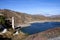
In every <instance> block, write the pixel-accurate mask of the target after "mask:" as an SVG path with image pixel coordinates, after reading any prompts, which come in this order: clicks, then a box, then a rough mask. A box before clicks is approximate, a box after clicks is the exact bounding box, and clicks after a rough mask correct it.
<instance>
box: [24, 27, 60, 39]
mask: <svg viewBox="0 0 60 40" xmlns="http://www.w3.org/2000/svg"><path fill="white" fill-rule="evenodd" d="M59 38H60V28H53V29H48V30H46V31H44V32H40V33H36V34H33V35H30V36H28V37H27V38H26V39H24V40H54V39H55V40H57V39H59ZM59 40H60V39H59Z"/></svg>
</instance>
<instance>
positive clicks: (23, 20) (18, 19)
mask: <svg viewBox="0 0 60 40" xmlns="http://www.w3.org/2000/svg"><path fill="white" fill-rule="evenodd" d="M0 14H3V16H5V17H6V19H8V20H10V21H11V18H12V17H14V19H15V26H19V25H21V24H28V23H29V22H33V21H54V20H55V21H57V20H60V16H59V17H57V16H56V17H45V16H43V15H31V14H26V13H21V12H16V11H12V10H8V9H0Z"/></svg>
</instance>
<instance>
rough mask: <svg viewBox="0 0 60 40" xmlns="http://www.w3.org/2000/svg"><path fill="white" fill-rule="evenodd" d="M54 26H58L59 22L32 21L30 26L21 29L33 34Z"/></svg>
mask: <svg viewBox="0 0 60 40" xmlns="http://www.w3.org/2000/svg"><path fill="white" fill-rule="evenodd" d="M55 27H60V22H44V23H32V24H31V26H28V27H25V28H22V29H21V31H23V32H24V33H28V34H35V33H38V32H42V31H46V30H48V29H51V28H55Z"/></svg>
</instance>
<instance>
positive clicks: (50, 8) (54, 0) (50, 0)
mask: <svg viewBox="0 0 60 40" xmlns="http://www.w3.org/2000/svg"><path fill="white" fill-rule="evenodd" d="M0 9H11V10H15V11H19V12H25V13H29V14H43V15H55V14H60V0H0Z"/></svg>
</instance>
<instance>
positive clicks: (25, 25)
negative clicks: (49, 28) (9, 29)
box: [19, 20, 60, 27]
mask: <svg viewBox="0 0 60 40" xmlns="http://www.w3.org/2000/svg"><path fill="white" fill-rule="evenodd" d="M44 22H60V20H59V21H56V20H55V21H54V20H53V21H49V20H45V21H31V22H28V23H26V24H22V25H19V26H21V27H28V26H30V25H31V24H32V23H44Z"/></svg>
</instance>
